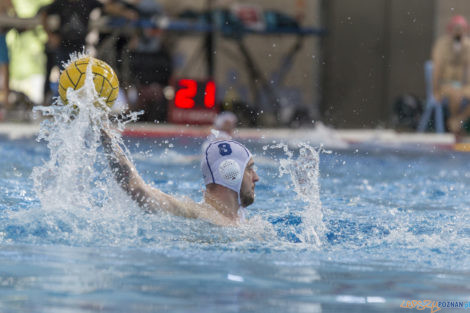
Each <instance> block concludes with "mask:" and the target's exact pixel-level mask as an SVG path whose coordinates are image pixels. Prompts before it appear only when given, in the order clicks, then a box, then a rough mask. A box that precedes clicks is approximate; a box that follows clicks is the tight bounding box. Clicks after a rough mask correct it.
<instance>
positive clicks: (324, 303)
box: [0, 137, 470, 312]
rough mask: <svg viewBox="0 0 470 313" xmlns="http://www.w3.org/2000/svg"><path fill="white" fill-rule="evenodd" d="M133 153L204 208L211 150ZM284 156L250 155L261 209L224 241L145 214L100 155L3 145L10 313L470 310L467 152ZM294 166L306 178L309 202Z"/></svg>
mask: <svg viewBox="0 0 470 313" xmlns="http://www.w3.org/2000/svg"><path fill="white" fill-rule="evenodd" d="M125 142H126V145H127V147H128V148H129V150H130V154H131V156H132V158H133V160H134V162H135V163H136V166H137V169H138V170H139V172H140V173H141V175H142V176H143V178H144V179H145V180H146V181H147V182H149V183H151V184H152V185H154V186H155V187H157V188H160V189H162V190H163V191H165V192H168V193H171V194H174V195H178V196H187V197H189V198H192V199H195V200H196V201H200V200H201V199H202V192H201V191H202V178H201V174H200V169H199V160H198V157H197V155H198V152H199V151H200V150H199V146H200V144H201V142H202V139H198V138H185V137H179V138H166V139H165V138H163V139H125ZM279 142H282V140H278V141H276V142H256V141H251V140H245V141H244V143H245V144H246V145H247V146H248V147H249V148H250V149H251V150H252V152H253V153H254V154H255V162H256V163H257V167H258V173H259V176H260V178H261V180H260V182H259V183H258V184H257V188H256V195H257V198H256V201H255V203H254V204H253V205H252V206H250V207H249V208H248V209H247V213H248V217H249V218H250V219H251V222H250V223H248V224H247V225H246V226H244V227H242V228H241V229H233V228H228V229H224V228H220V227H216V226H212V225H209V224H207V223H205V222H203V221H195V220H188V219H183V218H179V217H174V216H170V215H167V214H165V213H157V214H146V213H144V212H142V210H140V209H139V208H138V207H137V206H136V205H135V203H133V202H132V201H131V200H130V199H129V198H128V197H127V196H126V195H125V194H124V193H123V192H122V191H121V190H120V188H119V186H118V185H117V184H116V183H115V182H114V180H113V178H112V175H111V173H110V172H109V169H108V168H107V166H106V160H105V158H104V156H103V155H102V153H101V148H100V147H97V150H98V153H97V154H96V155H89V156H87V155H81V156H80V155H77V156H75V157H74V158H70V159H65V158H64V157H62V156H60V157H59V159H57V160H56V162H55V163H54V164H49V165H48V166H45V164H47V162H49V160H51V158H54V156H51V154H50V151H51V149H52V150H54V149H57V147H55V148H54V147H51V146H49V147H48V146H47V145H46V143H45V142H44V141H42V142H37V141H35V139H34V138H26V139H19V140H9V139H7V138H5V137H2V138H1V139H0V159H1V160H2V162H0V191H1V194H2V195H3V197H2V198H1V199H0V245H1V249H0V311H1V312H102V311H109V312H167V311H171V312H377V311H386V312H404V310H405V312H406V310H407V309H405V308H401V307H400V305H401V304H402V302H403V301H404V300H424V299H430V300H434V301H462V302H465V303H466V302H468V301H470V287H469V286H470V285H469V283H468V282H469V280H470V258H469V257H468V255H469V253H470V225H469V223H470V213H469V207H470V197H469V192H468V186H470V172H469V171H468V170H467V167H468V159H469V155H468V154H464V153H456V152H450V151H426V150H401V151H393V150H391V149H388V150H386V149H374V148H372V147H357V149H347V150H335V151H330V152H328V151H323V152H320V153H319V157H320V164H319V171H318V172H316V169H315V166H306V163H302V162H297V163H296V160H297V158H298V155H299V151H300V149H299V147H296V146H288V145H287V146H288V148H286V149H284V147H286V146H282V145H281V146H278V147H276V145H277V144H278V143H279ZM286 144H288V143H286ZM68 145H72V143H67V142H66V144H65V145H64V147H66V146H68ZM307 147H308V146H307ZM70 149H71V150H70V151H74V150H73V148H70ZM54 151H56V150H54ZM308 151H310V150H308ZM308 151H307V152H308ZM304 152H305V150H304ZM291 154H292V155H291ZM88 159H91V161H90V160H88ZM307 163H308V162H307ZM77 165H79V166H77ZM307 165H311V164H307ZM296 166H297V168H296ZM289 168H290V169H292V168H293V169H294V171H295V169H297V170H298V171H297V174H298V175H306V176H305V177H303V178H304V179H307V183H308V184H307V185H306V186H307V187H309V188H307V189H306V190H304V192H305V194H304V195H303V196H302V195H299V194H298V193H296V190H297V191H299V190H298V189H296V188H294V184H293V181H292V176H291V175H290V174H289V173H287V172H288V171H287V170H288V169H289ZM280 169H281V170H283V171H280ZM280 172H284V174H283V175H280ZM291 174H292V173H291ZM294 174H295V173H294ZM294 174H293V175H294ZM59 178H60V179H59ZM316 182H318V186H316V185H315V183H316ZM316 187H318V188H319V193H318V195H319V199H317V198H316V196H315V195H316V191H315V188H316ZM309 197H310V198H309ZM319 200H320V201H319ZM318 219H320V220H318ZM313 233H315V234H317V235H318V236H319V240H320V242H319V243H318V242H316V241H315V240H313V239H312V238H313V236H312V234H313ZM414 310H416V309H414ZM443 310H444V309H443ZM452 310H453V311H458V310H457V309H452ZM426 311H430V309H426Z"/></svg>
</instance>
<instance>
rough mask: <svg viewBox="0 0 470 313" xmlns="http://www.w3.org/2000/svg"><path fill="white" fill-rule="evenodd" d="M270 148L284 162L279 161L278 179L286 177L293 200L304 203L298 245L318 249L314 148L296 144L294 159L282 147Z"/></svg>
mask: <svg viewBox="0 0 470 313" xmlns="http://www.w3.org/2000/svg"><path fill="white" fill-rule="evenodd" d="M271 148H280V149H282V150H283V151H284V153H285V155H286V156H287V159H281V160H280V167H279V173H280V176H282V175H284V174H287V175H289V176H290V178H291V181H292V184H293V189H294V191H295V192H296V194H297V197H298V198H299V199H300V200H302V201H303V202H305V203H306V206H305V208H304V210H303V212H302V216H301V217H302V228H303V230H302V233H301V234H300V236H301V237H302V238H301V241H302V242H309V243H313V244H315V245H316V246H321V245H322V242H321V239H320V238H321V237H322V236H323V234H324V232H325V225H324V224H323V213H322V205H321V200H320V184H319V182H318V177H319V175H320V168H319V165H320V154H319V151H317V150H316V149H315V148H313V147H311V146H309V145H307V144H305V143H300V144H298V148H299V155H298V157H297V158H295V157H294V152H292V151H290V150H289V147H288V146H287V145H285V144H282V143H280V144H277V145H272V146H271Z"/></svg>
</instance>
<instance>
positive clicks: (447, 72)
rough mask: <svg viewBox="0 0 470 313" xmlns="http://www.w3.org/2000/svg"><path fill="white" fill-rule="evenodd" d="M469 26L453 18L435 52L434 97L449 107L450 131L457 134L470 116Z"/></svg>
mask: <svg viewBox="0 0 470 313" xmlns="http://www.w3.org/2000/svg"><path fill="white" fill-rule="evenodd" d="M467 33H468V23H467V20H466V19H465V18H464V17H463V16H461V15H456V16H454V17H453V18H452V19H451V20H450V22H449V24H448V28H447V34H446V35H444V36H442V37H441V38H439V39H438V40H437V41H436V43H435V44H434V47H433V50H432V61H433V66H434V70H433V88H434V97H435V98H436V100H437V101H439V102H444V103H445V104H447V106H448V110H449V112H448V113H449V115H448V118H447V127H448V129H449V130H450V131H451V132H452V133H454V134H455V135H458V134H460V133H461V132H462V126H463V124H464V123H465V121H466V120H467V119H468V118H469V117H470V105H468V104H470V103H469V100H470V79H469V78H470V77H469V74H470V39H469V38H468V37H467Z"/></svg>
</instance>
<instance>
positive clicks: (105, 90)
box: [59, 57, 119, 107]
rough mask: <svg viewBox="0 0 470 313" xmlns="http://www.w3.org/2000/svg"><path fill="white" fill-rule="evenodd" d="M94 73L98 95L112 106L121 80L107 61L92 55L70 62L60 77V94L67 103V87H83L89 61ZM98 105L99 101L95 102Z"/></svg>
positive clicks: (75, 88)
mask: <svg viewBox="0 0 470 313" xmlns="http://www.w3.org/2000/svg"><path fill="white" fill-rule="evenodd" d="M90 62H91V63H92V65H91V72H92V73H93V83H94V85H95V89H96V91H97V92H98V95H99V96H100V97H101V98H103V99H104V101H105V103H106V105H107V106H108V107H112V106H113V104H114V101H116V99H117V97H118V93H119V80H118V78H117V75H116V73H115V72H114V70H113V69H112V68H111V66H109V65H108V64H107V63H106V62H103V61H101V60H98V59H96V58H92V57H85V58H81V59H78V60H76V61H74V62H72V63H70V64H69V65H68V66H67V67H66V68H65V70H63V71H62V73H61V74H60V78H59V95H60V98H61V99H62V101H63V102H64V103H67V89H68V88H72V89H74V90H78V89H80V88H82V87H83V85H84V83H85V78H86V70H87V67H88V64H89V63H90ZM95 105H97V103H95Z"/></svg>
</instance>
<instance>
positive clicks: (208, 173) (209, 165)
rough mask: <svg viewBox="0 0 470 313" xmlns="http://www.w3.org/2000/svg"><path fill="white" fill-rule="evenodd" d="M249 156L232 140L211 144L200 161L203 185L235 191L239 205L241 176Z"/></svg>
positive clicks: (243, 148) (241, 146)
mask: <svg viewBox="0 0 470 313" xmlns="http://www.w3.org/2000/svg"><path fill="white" fill-rule="evenodd" d="M251 156H252V155H251V153H250V151H248V149H247V148H246V147H245V146H244V145H242V144H241V143H239V142H236V141H234V140H218V141H213V142H211V143H210V144H209V145H208V146H207V148H206V150H205V152H204V154H203V155H202V160H201V168H202V176H203V177H204V183H205V184H206V185H208V184H218V185H222V186H224V187H227V188H229V189H231V190H233V191H235V192H236V193H237V194H238V202H239V203H240V188H241V185H242V180H243V174H244V173H245V168H246V165H247V164H248V161H249V160H250V158H251Z"/></svg>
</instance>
